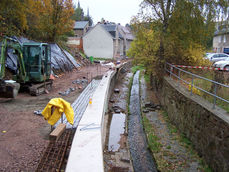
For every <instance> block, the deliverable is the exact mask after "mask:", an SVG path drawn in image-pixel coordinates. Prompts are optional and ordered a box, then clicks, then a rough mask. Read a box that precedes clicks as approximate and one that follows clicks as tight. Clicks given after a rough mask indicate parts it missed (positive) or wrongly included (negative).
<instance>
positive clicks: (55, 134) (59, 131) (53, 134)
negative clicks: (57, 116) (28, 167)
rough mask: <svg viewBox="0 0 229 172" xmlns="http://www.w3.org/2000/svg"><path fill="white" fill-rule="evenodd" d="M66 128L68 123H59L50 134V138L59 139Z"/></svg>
mask: <svg viewBox="0 0 229 172" xmlns="http://www.w3.org/2000/svg"><path fill="white" fill-rule="evenodd" d="M65 129H66V124H62V123H61V124H59V125H58V126H57V127H56V128H55V129H54V130H53V131H52V132H51V133H50V135H49V139H50V140H56V141H57V140H58V139H59V137H60V136H61V135H62V134H63V132H64V131H65Z"/></svg>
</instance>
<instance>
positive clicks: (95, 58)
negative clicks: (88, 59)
mask: <svg viewBox="0 0 229 172" xmlns="http://www.w3.org/2000/svg"><path fill="white" fill-rule="evenodd" d="M94 60H97V61H100V60H101V61H107V60H113V59H108V58H100V57H94Z"/></svg>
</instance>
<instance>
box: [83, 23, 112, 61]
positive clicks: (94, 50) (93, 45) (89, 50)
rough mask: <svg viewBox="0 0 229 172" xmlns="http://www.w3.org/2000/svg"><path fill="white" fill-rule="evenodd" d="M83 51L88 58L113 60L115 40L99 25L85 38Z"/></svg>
mask: <svg viewBox="0 0 229 172" xmlns="http://www.w3.org/2000/svg"><path fill="white" fill-rule="evenodd" d="M83 49H84V52H85V54H86V55H87V56H93V57H99V58H108V59H109V58H113V38H112V37H111V35H110V34H109V33H108V32H106V31H105V30H104V29H103V28H102V26H100V25H97V26H95V28H93V29H92V30H90V31H89V32H88V33H87V34H86V35H85V36H84V37H83Z"/></svg>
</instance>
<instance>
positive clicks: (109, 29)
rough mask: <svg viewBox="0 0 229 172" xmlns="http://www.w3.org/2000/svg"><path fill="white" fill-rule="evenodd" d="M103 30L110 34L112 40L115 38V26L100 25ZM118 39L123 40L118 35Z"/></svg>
mask: <svg viewBox="0 0 229 172" xmlns="http://www.w3.org/2000/svg"><path fill="white" fill-rule="evenodd" d="M101 26H103V28H104V29H105V30H106V31H107V32H109V33H110V34H111V36H112V37H113V38H115V33H116V27H117V25H116V24H101ZM119 38H120V39H123V36H122V35H121V34H120V33H119Z"/></svg>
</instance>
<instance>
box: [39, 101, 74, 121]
mask: <svg viewBox="0 0 229 172" xmlns="http://www.w3.org/2000/svg"><path fill="white" fill-rule="evenodd" d="M52 108H53V110H54V111H53V113H52ZM63 112H64V113H65V115H66V118H67V120H68V122H69V123H70V124H72V125H73V122H74V111H73V109H72V107H71V105H70V103H68V102H67V101H65V100H64V99H62V98H54V99H51V100H50V101H49V103H48V104H47V105H46V107H45V108H44V110H43V111H42V115H43V116H44V118H45V120H48V123H49V124H50V125H54V124H55V123H56V122H57V121H58V120H59V119H60V118H61V115H62V113H63Z"/></svg>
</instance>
